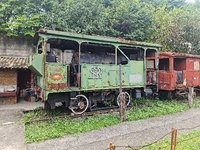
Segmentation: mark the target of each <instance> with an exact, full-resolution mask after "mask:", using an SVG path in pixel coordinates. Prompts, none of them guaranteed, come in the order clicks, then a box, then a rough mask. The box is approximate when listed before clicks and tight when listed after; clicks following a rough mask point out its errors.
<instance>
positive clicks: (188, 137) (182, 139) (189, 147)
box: [142, 130, 200, 150]
mask: <svg viewBox="0 0 200 150" xmlns="http://www.w3.org/2000/svg"><path fill="white" fill-rule="evenodd" d="M170 145H171V141H170V140H163V141H161V142H159V143H156V144H153V145H151V146H149V147H146V148H143V149H142V150H160V149H162V150H169V149H170ZM199 149H200V130H196V131H192V132H190V133H187V134H183V135H177V145H176V150H199Z"/></svg>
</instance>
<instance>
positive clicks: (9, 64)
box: [0, 56, 28, 68]
mask: <svg viewBox="0 0 200 150" xmlns="http://www.w3.org/2000/svg"><path fill="white" fill-rule="evenodd" d="M0 68H28V57H15V56H0Z"/></svg>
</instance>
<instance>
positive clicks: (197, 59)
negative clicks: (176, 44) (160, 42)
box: [158, 52, 200, 98]
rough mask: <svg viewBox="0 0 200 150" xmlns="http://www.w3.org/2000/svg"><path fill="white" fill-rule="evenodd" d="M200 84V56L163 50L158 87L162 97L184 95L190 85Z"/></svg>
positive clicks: (160, 59) (160, 55)
mask: <svg viewBox="0 0 200 150" xmlns="http://www.w3.org/2000/svg"><path fill="white" fill-rule="evenodd" d="M199 86H200V56H197V55H191V54H183V53H171V52H161V53H160V54H159V71H158V89H159V96H160V97H161V98H163V97H164V98H166V97H167V98H173V96H176V97H184V96H186V95H187V93H188V88H189V87H199Z"/></svg>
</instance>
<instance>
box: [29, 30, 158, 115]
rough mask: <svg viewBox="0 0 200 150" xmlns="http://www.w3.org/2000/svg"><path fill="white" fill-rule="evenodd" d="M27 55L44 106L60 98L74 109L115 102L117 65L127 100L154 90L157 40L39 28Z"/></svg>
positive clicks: (149, 93)
mask: <svg viewBox="0 0 200 150" xmlns="http://www.w3.org/2000/svg"><path fill="white" fill-rule="evenodd" d="M35 37H36V39H37V41H38V42H37V48H36V52H35V54H34V55H33V56H31V57H30V69H31V70H33V71H34V72H35V73H36V85H37V86H38V87H40V88H41V89H42V91H43V99H44V101H45V107H49V108H51V109H54V108H55V107H56V103H58V102H61V103H62V104H63V105H64V106H65V107H68V108H69V109H70V110H71V111H72V112H74V113H75V114H81V113H84V112H85V111H86V110H95V109H99V108H100V109H102V108H103V109H105V108H108V107H109V108H110V107H113V106H116V107H118V106H117V105H118V103H117V101H116V99H117V96H118V94H119V85H120V81H119V65H121V67H122V81H121V82H122V83H121V84H122V88H123V91H124V92H125V93H126V101H127V104H130V101H131V98H132V97H133V98H140V97H141V96H157V93H158V82H157V72H158V50H159V49H160V48H161V46H160V45H157V44H150V43H144V42H136V41H131V40H125V39H122V38H111V37H103V36H90V35H83V34H74V33H68V32H61V31H52V30H44V29H41V30H39V31H38V32H37V34H36V36H35Z"/></svg>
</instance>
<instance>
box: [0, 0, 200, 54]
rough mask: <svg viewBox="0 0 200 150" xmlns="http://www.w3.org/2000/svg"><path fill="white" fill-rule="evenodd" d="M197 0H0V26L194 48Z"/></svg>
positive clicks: (12, 32) (199, 25)
mask: <svg viewBox="0 0 200 150" xmlns="http://www.w3.org/2000/svg"><path fill="white" fill-rule="evenodd" d="M199 6H200V2H199V0H196V3H195V4H187V3H185V0H152V1H149V0H132V1H130V0H92V1H91V0H79V1H74V0H43V1H40V0H2V1H1V2H0V31H1V32H5V33H6V34H7V35H9V36H27V35H28V36H29V35H30V36H33V34H34V32H35V30H37V29H38V28H40V27H45V28H49V29H56V30H61V31H70V32H77V33H85V34H90V35H92V34H96V35H106V36H114V37H124V38H127V39H133V40H138V41H149V42H153V43H159V44H162V45H163V50H164V51H176V52H188V53H195V54H198V53H199V52H200V40H199V39H200V32H199V31H200V19H199V16H200V7H199Z"/></svg>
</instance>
